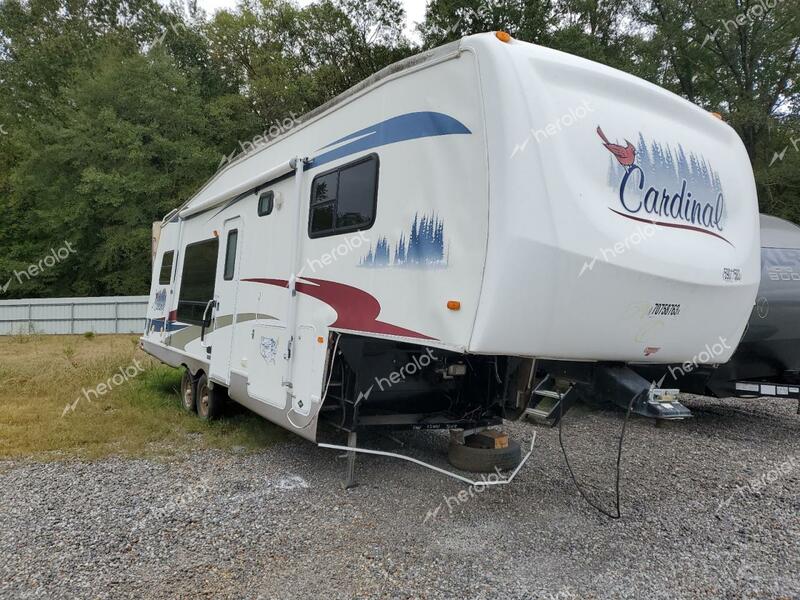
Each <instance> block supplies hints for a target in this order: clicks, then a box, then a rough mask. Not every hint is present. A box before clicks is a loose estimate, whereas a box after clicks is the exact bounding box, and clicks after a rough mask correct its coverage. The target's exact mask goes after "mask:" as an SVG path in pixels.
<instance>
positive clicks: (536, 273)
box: [142, 34, 760, 442]
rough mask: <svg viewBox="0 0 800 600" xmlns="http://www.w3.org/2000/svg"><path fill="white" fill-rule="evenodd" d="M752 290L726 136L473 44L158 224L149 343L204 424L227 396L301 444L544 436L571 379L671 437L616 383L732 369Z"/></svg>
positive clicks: (310, 128)
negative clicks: (376, 434)
mask: <svg viewBox="0 0 800 600" xmlns="http://www.w3.org/2000/svg"><path fill="white" fill-rule="evenodd" d="M571 108H574V109H575V110H572V111H571V112H570V109H571ZM581 108H582V109H583V110H579V109H581ZM540 131H544V132H548V134H547V135H536V134H537V132H540ZM550 132H552V133H550ZM607 249H618V250H615V251H614V252H613V253H608V252H604V250H607ZM759 273H760V263H759V228H758V212H757V202H756V192H755V186H754V181H753V174H752V170H751V167H750V163H749V160H748V157H747V153H746V152H745V149H744V147H743V145H742V143H741V141H740V140H739V138H738V137H737V135H736V133H735V132H734V131H733V129H731V128H730V127H729V126H728V125H726V124H725V123H724V122H722V121H721V120H719V119H718V118H715V117H714V116H712V115H711V114H709V113H707V112H706V111H704V110H701V109H700V108H698V107H697V106H695V105H693V104H691V103H689V102H687V101H685V100H682V99H681V98H679V97H677V96H675V95H673V94H671V93H669V92H667V91H665V90H663V89H661V88H659V87H657V86H654V85H651V84H649V83H646V82H644V81H642V80H640V79H637V78H635V77H633V76H630V75H627V74H625V73H622V72H620V71H616V70H614V69H611V68H608V67H605V66H602V65H599V64H596V63H593V62H590V61H587V60H583V59H579V58H576V57H574V56H570V55H568V54H564V53H561V52H557V51H554V50H549V49H546V48H542V47H538V46H534V45H531V44H528V43H523V42H518V41H515V40H513V39H508V37H507V36H505V35H501V34H498V35H495V34H481V35H476V36H471V37H467V38H464V39H462V40H460V41H457V42H454V43H452V44H448V45H446V46H442V47H440V48H437V49H434V50H432V51H429V52H425V53H423V54H420V55H418V56H415V57H412V58H410V59H407V60H404V61H402V62H400V63H397V64H395V65H392V66H390V67H387V68H386V69H384V70H383V71H381V72H379V73H377V74H375V75H374V76H373V77H371V78H369V79H367V80H365V81H363V82H362V83H360V84H358V85H357V86H355V87H354V88H352V89H350V90H348V91H347V92H345V93H344V94H342V95H341V96H339V97H337V98H335V99H334V100H332V101H331V102H329V103H327V104H325V105H323V106H321V107H319V108H318V109H317V110H315V111H313V112H311V113H310V114H308V115H306V116H305V117H303V118H302V119H301V123H300V124H299V125H297V126H295V127H293V128H292V129H291V130H290V131H288V132H287V133H286V134H285V135H283V136H282V137H280V138H277V139H276V140H273V141H271V142H270V143H268V144H265V145H263V146H261V147H259V148H257V149H254V150H251V151H250V152H248V153H247V154H246V155H245V156H243V157H240V158H239V159H238V160H233V161H231V162H230V163H229V164H227V165H225V166H224V168H222V169H220V170H219V171H218V172H217V173H216V174H215V175H214V176H213V177H212V178H211V180H210V181H208V183H206V184H205V186H203V187H202V188H201V189H200V190H199V191H198V192H197V193H196V194H195V195H194V196H193V197H192V198H190V199H189V200H188V201H187V202H186V203H185V204H184V205H183V206H182V207H180V208H179V209H176V211H173V213H171V214H170V215H168V216H167V217H166V218H165V219H164V221H163V223H162V224H161V227H160V231H159V233H158V244H157V251H156V254H155V259H154V268H153V281H152V288H151V292H150V295H151V302H150V308H149V313H148V320H147V325H146V331H145V333H144V336H143V337H142V345H143V347H144V349H145V350H146V351H147V352H149V353H150V354H152V355H154V356H156V357H158V358H159V359H161V360H162V361H163V362H165V363H167V364H169V365H173V366H182V367H184V369H185V374H184V379H183V387H182V392H183V399H184V404H185V406H186V407H187V408H189V409H193V410H197V412H198V413H199V414H200V415H201V416H202V417H204V418H210V417H213V416H215V414H217V413H218V411H219V408H220V402H221V400H222V399H223V398H227V397H228V396H229V397H230V398H232V399H233V400H235V401H236V402H238V403H241V404H243V405H245V406H247V407H248V408H250V409H251V410H253V411H255V412H256V413H258V414H260V415H262V416H263V417H265V418H267V419H269V420H270V421H273V422H275V423H277V424H280V425H282V426H283V427H286V428H287V429H290V430H292V431H295V432H297V433H298V434H299V435H301V436H303V437H305V438H308V439H310V440H316V438H317V430H318V425H319V424H320V423H321V422H322V421H325V422H328V423H330V424H332V425H333V426H335V427H339V428H341V429H342V430H343V431H346V432H349V433H351V434H352V433H354V432H357V431H360V430H361V429H363V428H366V427H385V428H416V429H419V428H449V429H454V428H455V429H464V430H480V429H481V428H486V427H489V426H492V425H496V424H499V423H501V422H502V419H503V418H516V417H519V416H520V415H522V414H523V413H524V412H525V411H526V409H527V410H528V411H529V412H532V413H534V414H538V415H539V416H541V417H542V418H544V419H545V420H549V421H550V422H555V420H557V418H558V416H559V415H560V414H562V413H563V410H564V409H565V408H566V407H567V402H568V401H569V398H568V396H570V394H568V393H567V394H565V393H563V390H564V389H565V388H564V387H563V384H564V382H567V384H568V385H567V388H566V389H569V390H575V393H576V394H578V393H580V390H583V392H584V393H587V394H591V390H598V389H603V390H604V391H605V393H612V392H613V393H615V394H617V395H624V397H625V398H626V402H627V398H629V397H630V398H634V397H635V398H636V403H635V410H637V411H638V412H641V413H643V414H648V415H650V416H654V417H657V418H680V417H683V416H686V413H687V412H688V411H686V410H685V409H684V408H683V407H681V406H680V405H679V404H677V403H666V402H658V394H654V393H653V390H649V388H650V385H649V382H647V381H645V380H643V379H641V378H639V379H636V377H635V376H634V374H633V373H632V371H630V370H629V369H628V368H627V365H628V364H630V363H644V364H655V363H659V364H673V363H676V362H684V361H687V360H691V359H692V357H694V356H696V355H697V354H698V352H699V351H700V350H702V349H703V348H704V347H705V346H706V345H707V344H709V343H712V344H713V343H714V342H715V341H716V340H718V339H719V338H720V337H721V336H722V337H724V338H725V339H727V340H729V346H730V349H725V350H724V351H723V352H722V353H721V355H719V356H714V357H713V362H715V363H723V362H725V361H726V360H728V358H729V357H730V354H731V353H732V352H733V349H734V348H735V347H736V344H737V343H738V341H739V339H740V338H741V336H742V333H743V330H744V327H745V324H746V322H747V319H748V316H749V315H750V311H751V309H752V307H753V304H754V299H755V294H756V290H757V287H758V284H759ZM663 306H668V307H670V309H669V310H667V311H663V310H660V309H659V310H656V309H655V307H663ZM558 390H561V391H558ZM354 439H355V438H354V436H353V437H351V442H352V441H353V440H354Z"/></svg>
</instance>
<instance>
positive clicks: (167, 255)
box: [158, 250, 175, 285]
mask: <svg viewBox="0 0 800 600" xmlns="http://www.w3.org/2000/svg"><path fill="white" fill-rule="evenodd" d="M173 258H175V252H173V251H172V250H170V251H169V252H164V256H162V257H161V271H160V272H159V273H158V285H169V282H170V279H171V278H172V259H173Z"/></svg>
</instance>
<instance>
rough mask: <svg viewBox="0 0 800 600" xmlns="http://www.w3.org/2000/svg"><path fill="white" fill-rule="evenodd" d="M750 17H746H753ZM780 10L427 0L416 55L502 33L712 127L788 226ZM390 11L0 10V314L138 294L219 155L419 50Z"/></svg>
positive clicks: (799, 37) (251, 3)
mask: <svg viewBox="0 0 800 600" xmlns="http://www.w3.org/2000/svg"><path fill="white" fill-rule="evenodd" d="M757 6H758V7H759V8H754V7H757ZM797 14H798V0H778V1H777V2H776V3H775V6H774V7H773V8H770V9H765V8H763V5H761V4H760V3H755V4H754V3H743V2H740V1H739V0H708V1H704V2H699V1H696V0H633V1H631V0H493V1H490V2H487V1H485V0H429V2H428V4H427V12H426V18H425V22H424V23H422V24H421V25H420V27H419V33H420V35H421V38H422V45H421V46H422V48H426V47H432V46H436V45H439V44H442V43H446V42H448V41H453V40H456V39H458V38H460V37H462V36H464V35H469V34H472V33H477V32H483V31H492V30H506V31H508V32H509V33H511V34H512V35H513V36H515V37H516V38H518V39H522V40H526V41H531V42H534V43H538V44H542V45H547V46H550V47H553V48H556V49H559V50H563V51H566V52H570V53H572V54H577V55H579V56H583V57H586V58H589V59H591V60H595V61H599V62H602V63H605V64H608V65H611V66H614V67H616V68H620V69H623V70H625V71H628V72H630V73H633V74H635V75H638V76H640V77H643V78H645V79H648V80H650V81H653V82H655V83H657V84H659V85H661V86H663V87H666V88H668V89H670V90H672V91H674V92H675V93H678V94H680V95H682V96H684V97H686V98H688V99H689V100H691V101H692V102H695V103H697V104H699V105H700V106H702V107H703V108H706V109H708V110H714V111H716V112H720V113H722V114H723V116H724V117H725V119H726V121H728V122H729V123H730V124H731V125H732V126H733V127H734V128H736V130H737V132H739V134H740V135H741V137H742V139H743V140H744V142H745V145H746V147H747V150H748V152H749V154H750V157H751V159H752V162H753V167H754V171H755V174H756V179H757V183H758V193H759V200H760V203H761V208H762V210H764V211H765V212H770V213H772V214H777V215H779V216H784V217H787V218H790V219H793V220H795V221H800V117H799V116H798V113H799V112H800V111H798V109H799V108H800V89H798V86H800V60H798V47H799V46H800V19H798V18H797ZM404 23H405V15H404V13H403V10H402V7H401V4H400V2H399V0H317V1H316V2H313V3H311V4H308V5H305V6H303V7H300V6H298V5H297V4H296V3H294V2H292V1H291V0H241V3H240V4H239V6H238V7H237V8H236V9H235V10H230V11H220V12H217V13H216V14H215V15H214V16H213V17H211V18H208V17H206V15H204V14H203V13H202V12H199V11H197V10H196V7H195V5H191V4H190V5H189V7H188V9H183V8H180V7H179V6H178V5H177V4H173V5H171V6H170V7H164V6H163V5H162V4H160V3H159V2H158V1H157V0H5V1H4V2H2V3H0V82H2V85H0V127H1V129H0V210H2V212H3V215H4V217H5V218H4V223H3V227H2V228H0V248H1V249H2V252H0V285H3V284H4V283H5V280H6V279H7V277H8V274H11V273H12V272H13V271H19V270H24V269H27V268H28V266H29V265H30V264H36V263H38V261H39V260H40V259H42V258H43V257H45V256H46V255H47V254H48V253H49V252H50V250H51V248H58V247H59V246H61V245H63V244H64V242H67V241H68V242H70V243H71V244H72V245H73V246H74V247H75V249H76V254H75V255H71V256H70V257H69V258H67V259H65V260H63V261H60V262H58V263H57V264H56V265H55V266H53V267H51V268H48V269H45V270H43V272H42V274H41V275H39V276H37V277H35V278H32V279H31V280H29V281H26V282H25V285H24V286H22V285H17V284H16V282H12V285H11V287H10V288H9V289H8V291H7V293H6V297H13V296H70V295H106V294H141V293H145V292H146V291H147V289H148V282H149V276H150V262H149V249H150V244H149V239H150V227H151V222H152V221H155V220H160V219H161V217H162V216H163V215H164V214H165V213H167V212H168V211H169V210H170V209H172V208H174V207H176V206H178V205H180V204H181V203H182V202H184V201H185V200H186V199H187V198H188V197H190V196H191V195H192V193H193V192H194V191H195V190H196V189H197V188H198V187H199V186H200V185H202V183H203V182H204V181H205V180H206V179H208V177H210V176H211V175H212V174H213V173H214V171H215V170H216V169H217V168H218V166H219V165H220V164H221V161H222V159H223V157H225V156H227V155H229V154H230V153H231V152H236V151H238V150H239V149H240V146H239V142H240V141H242V142H244V141H247V140H250V139H251V138H252V137H253V136H254V135H255V134H257V133H259V132H261V131H264V130H265V129H268V128H269V127H270V126H271V125H273V124H274V123H276V122H281V121H283V120H284V119H286V118H287V117H288V116H289V115H290V114H292V113H294V114H297V115H299V114H302V113H304V112H306V111H308V110H310V109H312V108H314V107H316V106H319V105H320V104H322V103H324V102H326V101H328V100H330V99H331V98H333V97H335V96H336V95H337V94H339V93H341V92H343V91H344V90H346V89H347V88H349V87H350V86H352V85H354V84H356V83H358V82H359V81H361V80H363V79H365V78H366V77H369V76H370V75H372V74H373V73H375V72H376V71H378V70H380V69H381V68H383V67H385V66H387V65H389V64H391V63H393V62H396V61H397V60H400V59H402V58H404V57H406V56H409V55H411V54H413V53H415V52H417V51H419V50H420V49H421V48H420V47H418V46H416V45H415V44H414V43H412V42H410V41H409V40H408V39H407V38H406V37H405V35H404Z"/></svg>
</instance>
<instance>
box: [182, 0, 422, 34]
mask: <svg viewBox="0 0 800 600" xmlns="http://www.w3.org/2000/svg"><path fill="white" fill-rule="evenodd" d="M296 1H297V2H298V3H299V4H300V5H301V6H305V5H306V4H311V1H312V0H296ZM400 3H401V4H402V5H403V7H404V8H405V9H406V33H407V34H408V35H409V37H411V38H412V39H415V40H418V39H419V36H417V35H416V33H415V27H414V26H415V23H421V22H422V20H423V19H424V18H425V0H400ZM197 4H198V6H200V7H201V8H203V9H204V10H205V11H206V12H207V13H208V16H209V17H210V16H211V15H213V14H214V13H215V12H216V11H217V10H219V9H220V8H233V7H234V6H236V0H197Z"/></svg>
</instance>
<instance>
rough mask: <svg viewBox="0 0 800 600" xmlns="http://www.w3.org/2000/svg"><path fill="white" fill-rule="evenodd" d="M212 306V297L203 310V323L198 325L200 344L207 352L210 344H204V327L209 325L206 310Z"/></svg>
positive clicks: (214, 303) (209, 349) (209, 319)
mask: <svg viewBox="0 0 800 600" xmlns="http://www.w3.org/2000/svg"><path fill="white" fill-rule="evenodd" d="M214 306H216V300H214V299H213V298H212V299H211V300H209V301H208V302H207V303H206V308H205V310H204V311H203V323H202V325H201V327H200V345H201V346H203V347H204V348H205V349H206V351H208V352H211V346H206V345H205V338H206V327H208V326H209V325H211V318H210V317H209V316H208V310H209V309H210V308H214Z"/></svg>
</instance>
